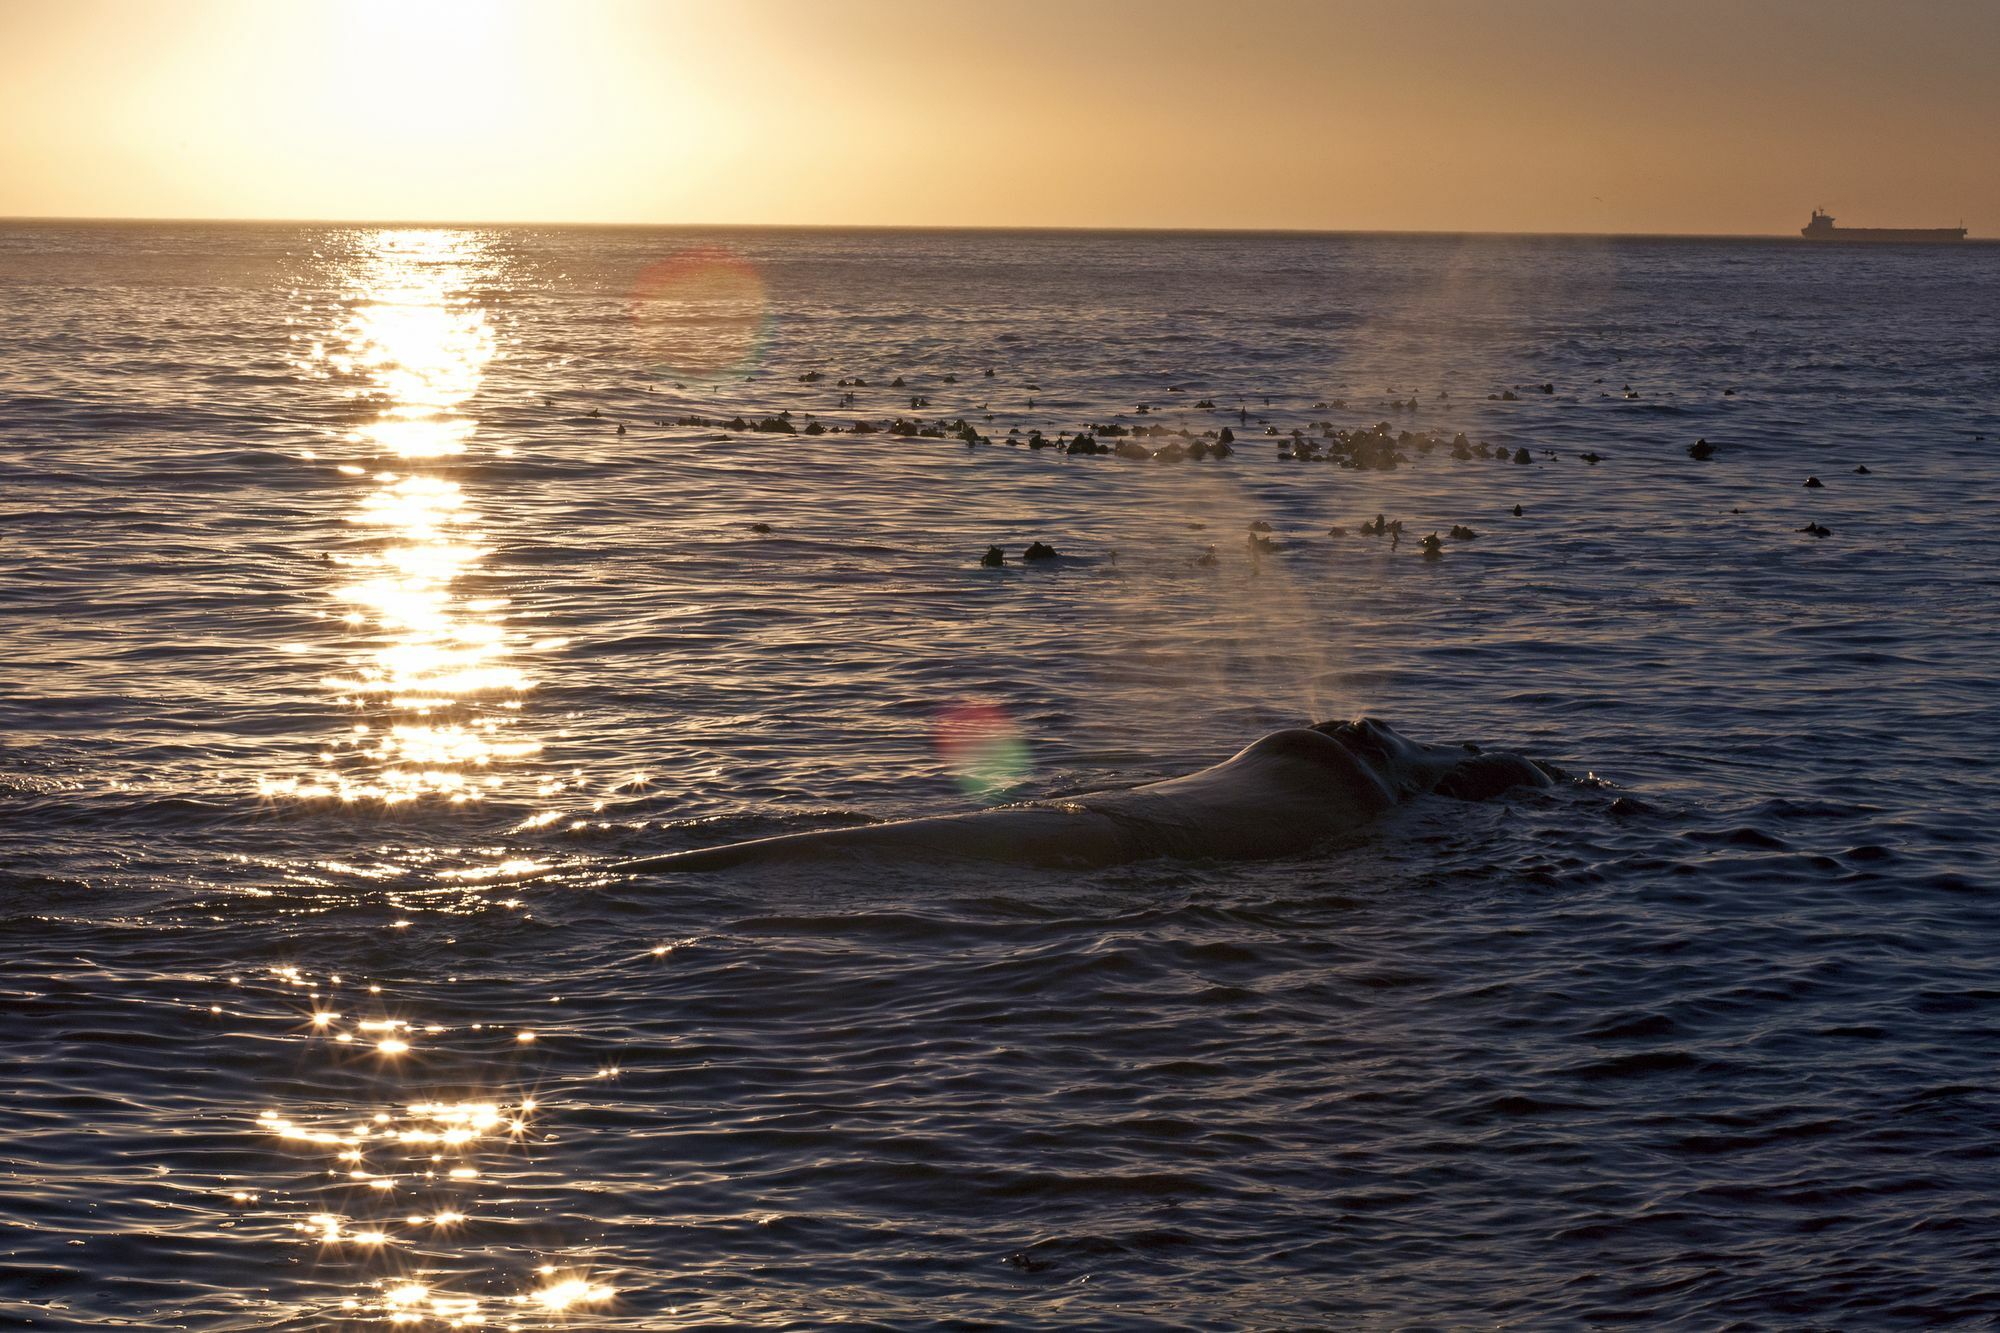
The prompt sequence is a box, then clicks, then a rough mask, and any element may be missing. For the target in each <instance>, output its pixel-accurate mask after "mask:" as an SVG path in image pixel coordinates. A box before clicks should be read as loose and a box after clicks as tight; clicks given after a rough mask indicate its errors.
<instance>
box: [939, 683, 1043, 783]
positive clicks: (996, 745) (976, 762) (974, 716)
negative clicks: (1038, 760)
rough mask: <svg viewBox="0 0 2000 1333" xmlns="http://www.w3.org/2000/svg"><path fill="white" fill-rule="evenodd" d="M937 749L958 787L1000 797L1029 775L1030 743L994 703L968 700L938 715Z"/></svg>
mask: <svg viewBox="0 0 2000 1333" xmlns="http://www.w3.org/2000/svg"><path fill="white" fill-rule="evenodd" d="M937 750H938V754H939V756H940V757H941V758H942V759H943V760H944V762H945V764H946V766H947V767H949V768H950V769H951V772H952V777H953V778H954V779H955V780H956V781H957V783H958V785H959V787H960V788H961V789H963V790H964V791H965V792H967V793H968V794H969V795H973V796H977V797H980V798H982V799H985V800H997V799H999V798H1001V797H1003V796H1005V795H1006V794H1007V793H1008V792H1010V791H1012V790H1013V789H1014V788H1016V787H1018V786H1020V785H1021V783H1022V782H1024V781H1025V780H1026V779H1027V776H1028V770H1029V767H1030V764H1029V756H1028V743H1027V741H1026V740H1024V739H1023V738H1022V736H1021V733H1020V729H1019V728H1017V727H1016V726H1015V725H1014V723H1013V720H1012V719H1011V718H1009V717H1008V716H1007V714H1006V713H1005V712H1004V711H1003V710H1002V709H1001V708H1000V707H999V706H998V705H995V704H988V703H966V704H959V705H956V706H955V707H952V708H949V709H946V710H945V711H944V712H943V713H942V714H940V715H939V717H938V723H937Z"/></svg>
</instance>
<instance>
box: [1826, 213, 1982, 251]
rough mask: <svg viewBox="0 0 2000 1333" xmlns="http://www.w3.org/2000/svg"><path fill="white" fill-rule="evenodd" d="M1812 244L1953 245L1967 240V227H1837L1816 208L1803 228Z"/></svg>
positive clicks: (1831, 215)
mask: <svg viewBox="0 0 2000 1333" xmlns="http://www.w3.org/2000/svg"><path fill="white" fill-rule="evenodd" d="M1799 235H1801V236H1803V237H1805V238H1806V239H1807V240H1809V241H1840V242H1858V243H1860V244H1863V245H1870V244H1873V245H1950V244H1953V243H1954V242H1957V241H1962V240H1964V239H1965V228H1963V227H1836V226H1834V225H1833V214H1831V213H1829V212H1827V211H1826V210H1825V209H1821V208H1815V209H1814V210H1813V215H1812V221H1811V222H1808V223H1807V224H1806V225H1805V226H1803V227H1801V228H1799Z"/></svg>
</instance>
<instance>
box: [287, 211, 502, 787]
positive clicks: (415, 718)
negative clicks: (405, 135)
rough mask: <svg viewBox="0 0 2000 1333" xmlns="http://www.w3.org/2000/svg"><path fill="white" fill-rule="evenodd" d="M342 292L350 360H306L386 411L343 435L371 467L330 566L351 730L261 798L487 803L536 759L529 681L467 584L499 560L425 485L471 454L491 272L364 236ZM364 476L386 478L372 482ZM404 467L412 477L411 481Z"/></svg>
mask: <svg viewBox="0 0 2000 1333" xmlns="http://www.w3.org/2000/svg"><path fill="white" fill-rule="evenodd" d="M357 240H358V249H357V253H356V255H355V256H354V258H353V259H352V261H351V262H350V263H349V265H348V270H347V272H346V274H345V275H344V280H345V282H346V284H347V287H348V291H349V298H348V299H349V301H350V302H351V305H352V313H351V316H350V318H349V319H348V321H347V323H346V324H345V326H344V327H343V328H342V329H341V331H340V339H341V344H342V345H341V347H340V348H339V350H337V351H334V352H328V351H327V350H326V346H325V343H323V342H318V343H314V344H313V345H312V350H311V353H310V355H311V357H312V358H313V359H314V360H316V361H321V362H323V363H324V367H325V369H326V370H327V371H328V372H330V373H331V374H333V375H334V376H336V377H344V378H353V379H355V380H357V381H359V383H358V384H357V386H356V387H355V388H354V389H352V390H351V393H352V394H353V395H354V396H356V397H357V398H360V399H362V400H363V401H366V402H369V403H371V404H374V405H376V406H377V407H378V411H377V414H376V416H375V417H374V418H373V419H372V420H370V421H368V422H365V423H364V424H362V425H361V426H360V427H359V428H358V429H356V430H354V431H352V432H351V433H349V434H348V435H347V436H346V440H345V443H346V444H347V445H348V446H350V447H351V448H356V449H359V450H361V451H363V452H361V453H360V454H358V455H357V459H358V462H357V464H350V465H348V466H347V467H345V468H343V469H342V470H343V471H345V472H347V473H349V474H350V475H365V476H368V477H369V479H370V481H371V482H372V489H371V490H370V491H369V492H368V493H367V494H366V495H364V496H363V497H362V498H361V500H360V501H359V503H358V505H357V506H356V508H355V510H354V511H353V512H352V513H351V514H350V515H349V522H350V523H351V524H352V525H353V526H354V527H355V528H357V529H358V530H359V531H360V532H361V533H362V534H363V536H364V540H363V541H361V542H359V543H357V544H355V546H354V547H353V548H352V549H350V550H347V551H344V552H342V553H340V554H338V555H333V554H331V553H329V555H328V557H327V559H328V562H329V563H330V564H331V565H332V567H333V568H334V569H335V570H337V571H338V572H339V574H340V575H341V576H342V578H343V580H344V581H343V582H342V583H341V584H340V586H339V587H338V588H337V589H336V590H335V593H334V596H335V598H336V599H337V601H338V602H339V603H340V609H339V610H338V611H337V612H333V613H329V614H330V618H332V619H334V620H336V621H337V622H338V623H339V624H342V625H344V626H346V627H347V628H348V629H349V631H350V637H349V639H348V640H347V641H346V642H345V643H343V645H342V647H341V648H340V649H339V651H338V655H339V657H340V658H341V659H342V660H341V663H340V667H339V669H337V670H334V671H331V672H329V673H328V674H327V675H325V676H324V677H323V678H322V681H321V683H322V684H323V685H324V686H325V687H326V688H327V689H328V690H330V691H331V692H332V694H333V697H334V700H335V702H336V703H338V704H339V705H340V706H341V707H343V708H345V709H347V710H350V711H351V712H352V713H354V714H355V715H356V719H355V721H354V722H353V723H352V725H351V726H350V727H349V728H348V729H347V730H346V731H345V732H344V733H343V734H340V735H336V736H335V737H333V738H332V739H331V740H330V741H329V742H328V743H327V744H326V746H325V748H324V749H322V750H321V751H320V753H319V762H320V767H319V768H318V769H317V770H316V771H315V772H313V773H312V774H310V775H309V776H305V777H285V778H268V779H266V780H265V781H264V782H263V783H262V784H261V789H262V791H263V792H264V793H265V794H266V795H286V796H299V797H338V798H340V799H341V800H347V801H352V800H363V799H372V800H379V801H383V802H388V803H399V802H404V801H410V800H414V799H417V798H420V797H441V798H443V799H445V800H447V801H452V802H461V801H469V800H478V799H480V798H481V797H483V796H485V795H487V794H488V793H489V792H490V791H492V790H493V789H494V788H496V787H497V786H499V785H500V777H499V776H498V774H497V773H496V772H495V768H496V765H499V764H501V763H503V762H504V761H508V760H518V759H523V758H527V757H529V756H532V755H534V754H536V753H537V752H538V751H539V749H540V745H539V744H538V743H537V742H535V741H532V740H523V739H509V738H508V736H507V734H506V733H508V732H509V731H511V730H513V728H514V726H515V724H516V723H517V722H518V720H519V714H520V709H521V703H522V696H523V695H524V694H525V693H526V692H527V691H528V690H529V689H531V688H532V686H533V682H532V681H531V680H529V679H528V678H527V676H526V675H525V674H524V673H523V672H522V671H521V669H520V668H519V667H518V666H516V665H514V664H513V663H512V662H511V661H510V657H511V654H512V650H513V647H514V638H515V636H514V635H513V634H512V633H511V632H510V631H509V629H508V628H507V623H506V616H505V612H506V608H507V606H508V600H507V599H506V598H504V597H490V596H489V597H474V596H471V595H469V594H468V592H467V590H466V587H465V585H466V584H467V583H468V582H469V581H470V580H471V579H472V578H473V577H475V576H476V574H477V572H478V566H479V564H480V562H481V561H482V560H483V559H484V558H485V557H486V556H487V555H489V554H490V553H491V548H490V547H489V546H488V545H486V543H485V542H484V541H483V540H482V536H481V531H480V516H479V514H478V513H477V512H476V511H474V510H473V509H472V508H471V507H470V506H469V505H468V503H467V500H466V495H465V490H464V488H463V486H462V485H461V484H460V483H459V482H458V481H456V480H454V479H452V478H451V477H449V476H446V475H439V474H438V473H437V471H435V470H431V469H434V468H436V467H438V466H439V465H440V463H441V460H447V459H451V458H453V457H455V456H457V455H460V454H463V453H464V452H466V450H467V449H468V448H469V447H470V444H471V441H472V439H473V437H474V435H475V433H476V431H477V428H478V422H477V421H476V420H475V419H474V418H472V417H471V416H470V415H469V414H468V412H467V410H466V405H467V403H468V401H469V400H470V399H471V398H472V396H473V394H474V393H475V392H477V390H478V389H479V385H480V381H481V377H482V375H483V374H484V371H485V367H486V365H487V363H488V362H489V361H491V360H492V359H493V358H494V356H495V355H496V354H497V339H496V336H495V333H494V330H493V327H492V323H491V320H490V319H489V317H488V314H487V311H486V310H485V309H484V307H482V306H481V305H480V304H478V302H477V301H475V300H474V299H473V298H472V297H471V296H470V295H468V294H467V293H468V292H469V291H470V290H471V289H472V288H473V287H474V286H475V285H476V284H478V283H481V282H483V281H485V280H487V279H488V278H490V277H491V275H492V273H493V271H494V267H495V262H494V260H493V259H492V257H491V256H490V255H489V254H488V253H487V250H486V245H485V242H484V241H483V240H482V239H481V238H480V237H479V236H478V235H476V234H474V233H465V232H453V231H436V230H398V231H378V232H370V233H361V234H359V235H358V237H357ZM359 463H366V464H369V465H371V466H373V467H374V468H375V469H376V470H375V471H373V472H370V471H369V470H368V467H366V466H360V465H359ZM406 467H408V468H409V469H410V470H404V469H405V468H406Z"/></svg>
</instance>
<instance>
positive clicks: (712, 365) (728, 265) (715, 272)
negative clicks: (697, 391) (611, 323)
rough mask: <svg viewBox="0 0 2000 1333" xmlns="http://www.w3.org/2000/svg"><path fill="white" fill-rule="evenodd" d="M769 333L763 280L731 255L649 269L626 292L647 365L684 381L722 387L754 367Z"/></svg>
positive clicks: (673, 260) (711, 252)
mask: <svg viewBox="0 0 2000 1333" xmlns="http://www.w3.org/2000/svg"><path fill="white" fill-rule="evenodd" d="M769 326H770V300H769V297H768V296H767V294H766V292H765V290H764V277H763V275H762V274H760V273H759V272H758V271H757V269H756V266H755V265H753V264H751V263H750V261H749V260H747V259H745V258H743V257H742V256H741V255H739V254H736V253H734V252H733V251H730V250H725V249H722V248H720V247H716V246H702V247H697V248H694V249H688V250H683V251H681V252H680V253H679V254H676V255H673V256H671V257H670V258H667V259H663V260H660V261H659V262H658V263H655V264H652V265H650V266H648V267H647V268H646V270H645V271H644V272H642V273H640V275H639V280H638V281H637V282H636V283H634V284H633V287H632V329H633V333H634V336H635V337H636V338H637V339H638V342H639V346H640V349H641V350H642V352H643V353H644V355H645V357H646V360H647V361H648V362H650V363H651V364H653V365H655V366H657V367H659V368H660V369H661V370H662V371H664V372H666V373H669V374H673V375H679V376H682V377H684V378H687V379H697V380H714V379H721V378H723V377H725V376H727V375H730V374H732V373H734V372H737V371H740V370H742V369H743V368H745V367H746V366H748V365H750V364H751V363H752V362H754V361H755V360H757V358H758V356H759V354H760V353H761V352H762V351H763V349H764V341H765V336H766V334H767V333H768V332H769Z"/></svg>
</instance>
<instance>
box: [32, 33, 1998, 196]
mask: <svg viewBox="0 0 2000 1333" xmlns="http://www.w3.org/2000/svg"><path fill="white" fill-rule="evenodd" d="M0 127H4V128H0V216H7V215H12V216H118V217H263V218H329V219H331V218H342V219H377V220H387V219H396V220H419V219H423V220H495V221H500V220H521V221H578V222H659V223H676V222H747V223H828V224H838V223H853V224H872V223H886V224H947V225H1002V226H1011V225H1048V226H1119V227H1125V226H1161V227H1301V228H1329V229H1347V228H1395V229H1402V228H1409V229H1425V230H1481V231H1512V230H1520V231H1609V232H1619V231H1627V232H1629V231H1640V232H1782V231H1790V230H1794V229H1796V228H1797V227H1799V226H1801V225H1802V224H1803V223H1804V222H1805V220H1806V214H1807V212H1808V210H1809V209H1810V208H1811V207H1812V206H1813V205H1815V204H1824V205H1825V206H1826V207H1827V208H1829V209H1830V210H1832V211H1833V212H1834V213H1835V214H1837V215H1838V216H1839V217H1840V218H1841V220H1842V221H1843V222H1845V223H1850V224H1854V225H1899V224H1900V225H1923V226H1943V225H1951V224H1955V223H1957V222H1959V221H1960V220H1961V219H1963V221H1964V222H1965V223H1966V224H1967V225H1968V226H1970V227H1971V228H1972V230H1973V234H1974V235H1975V236H2000V0H1904V3H1874V4H1871V3H1858V2H1857V0H1782V2H1780V0H1770V2H1768V3H1757V0H1713V2H1711V0H1677V2H1670V0H1515V2H1511V3H1510V2H1509V0H1408V2H1406V3H1389V2H1387V0H1375V2H1363V0H1316V2H1311V3H1287V2H1282V0H1268V2H1266V0H1226V2H1224V3H1198V2H1197V0H1152V2H1151V3H1113V2H1112V0H1102V2H1097V3H1094V2H1093V0H1062V2H1056V3H1039V2H1036V3H1009V2H1007V0H989V2H987V3H974V2H972V0H920V2H918V0H912V2H911V3H890V2H887V0H882V2H876V3H861V2H856V3H844V2H843V0H805V2H801V3H788V2H786V0H714V2H713V3H689V4H682V3H669V2H667V0H0Z"/></svg>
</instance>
